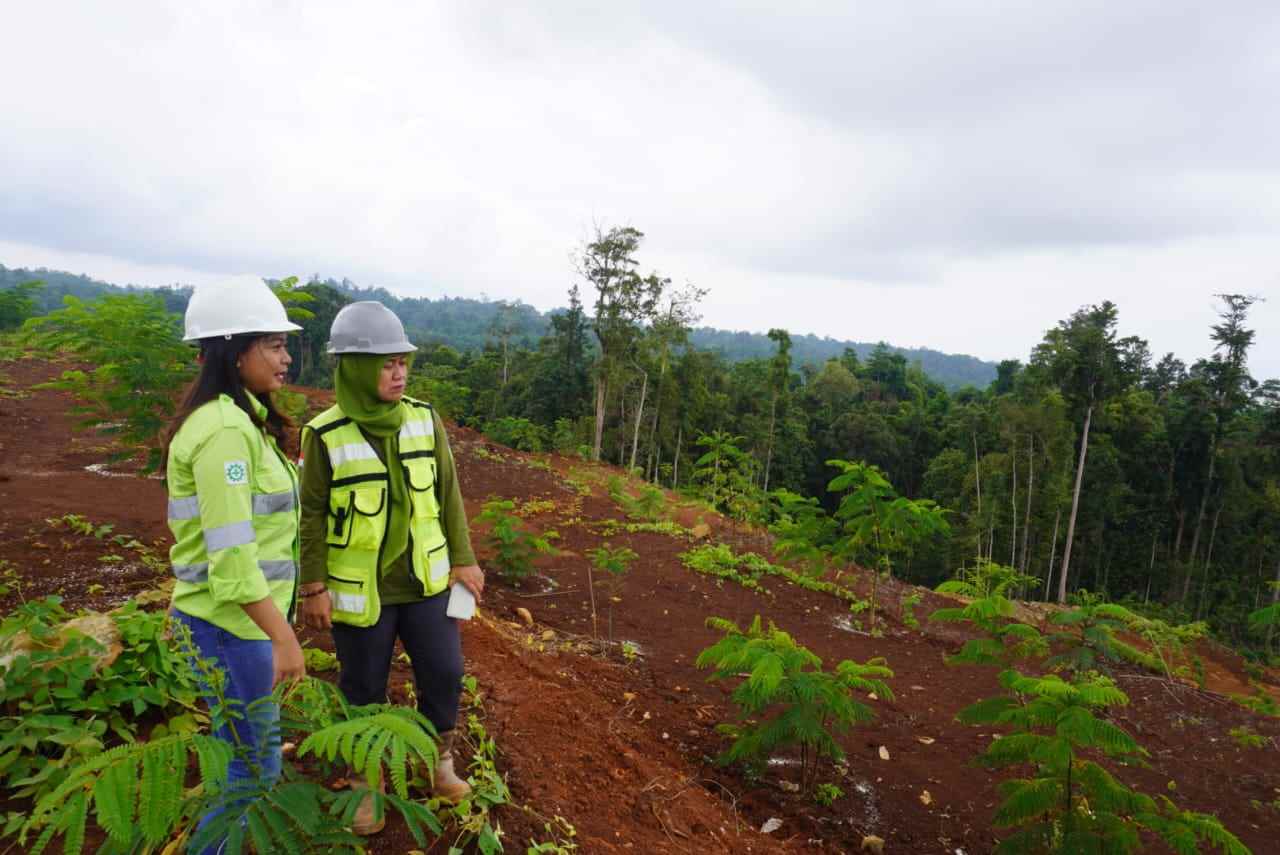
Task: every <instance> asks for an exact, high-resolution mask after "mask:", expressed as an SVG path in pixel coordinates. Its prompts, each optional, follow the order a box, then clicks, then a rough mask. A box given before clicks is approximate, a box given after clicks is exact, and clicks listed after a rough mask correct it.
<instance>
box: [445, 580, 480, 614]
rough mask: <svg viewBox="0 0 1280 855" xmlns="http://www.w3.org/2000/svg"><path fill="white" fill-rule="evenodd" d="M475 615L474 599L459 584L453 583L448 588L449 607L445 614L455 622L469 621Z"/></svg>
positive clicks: (463, 586)
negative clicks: (455, 620)
mask: <svg viewBox="0 0 1280 855" xmlns="http://www.w3.org/2000/svg"><path fill="white" fill-rule="evenodd" d="M475 613H476V597H475V594H473V593H471V591H470V590H468V589H467V586H466V585H464V584H462V583H461V582H454V583H453V586H452V587H451V588H449V606H448V608H446V609H445V614H447V615H448V616H449V617H451V618H456V619H457V620H471V618H472V617H474V616H475Z"/></svg>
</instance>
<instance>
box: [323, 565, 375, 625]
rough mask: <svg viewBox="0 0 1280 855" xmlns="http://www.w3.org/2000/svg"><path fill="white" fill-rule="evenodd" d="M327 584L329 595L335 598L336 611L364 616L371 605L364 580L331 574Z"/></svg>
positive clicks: (334, 606)
mask: <svg viewBox="0 0 1280 855" xmlns="http://www.w3.org/2000/svg"><path fill="white" fill-rule="evenodd" d="M327 586H328V588H329V597H330V599H332V600H333V608H334V611H336V612H341V613H345V614H348V615H352V616H360V617H363V616H364V613H365V611H366V610H367V609H368V606H369V595H368V593H367V592H366V591H365V589H364V582H360V581H357V580H355V579H346V578H343V577H341V576H333V575H330V576H329V581H328V582H327Z"/></svg>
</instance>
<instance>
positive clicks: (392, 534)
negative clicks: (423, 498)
mask: <svg viewBox="0 0 1280 855" xmlns="http://www.w3.org/2000/svg"><path fill="white" fill-rule="evenodd" d="M386 361H387V357H386V356H383V355H380V354H376V353H348V354H344V355H342V356H339V357H338V370H337V372H336V373H335V375H334V383H333V385H334V387H335V389H336V390H337V393H338V407H339V408H341V410H342V413H343V415H345V416H347V417H348V418H350V419H351V420H352V421H353V422H355V423H356V424H358V425H359V426H360V427H361V428H363V429H364V431H365V433H367V434H369V435H370V436H372V437H374V438H375V439H380V440H382V459H383V462H384V463H386V465H387V476H388V480H389V484H388V487H389V489H388V494H389V495H388V508H387V537H386V541H385V543H384V544H383V547H382V563H381V565H380V566H379V571H380V572H381V573H382V574H383V575H385V574H386V572H387V570H388V569H390V568H391V567H392V566H393V565H395V563H396V562H397V561H399V560H400V557H401V556H402V555H404V552H405V550H406V549H407V548H408V546H409V490H408V488H407V487H406V486H405V476H404V466H403V465H402V464H401V463H400V426H401V425H403V424H404V420H405V417H406V416H407V415H408V412H409V409H408V407H406V406H405V405H404V404H403V403H402V402H400V401H384V400H382V399H381V398H379V397H378V378H379V375H380V374H381V373H382V366H383V364H385V363H386Z"/></svg>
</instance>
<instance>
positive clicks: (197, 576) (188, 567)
mask: <svg viewBox="0 0 1280 855" xmlns="http://www.w3.org/2000/svg"><path fill="white" fill-rule="evenodd" d="M173 575H174V576H176V577H177V579H178V581H179V582H189V583H191V584H192V585H203V584H204V583H205V582H208V581H209V562H208V561H204V562H201V563H200V564H175V565H173Z"/></svg>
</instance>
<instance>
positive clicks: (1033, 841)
mask: <svg viewBox="0 0 1280 855" xmlns="http://www.w3.org/2000/svg"><path fill="white" fill-rule="evenodd" d="M1000 684H1001V686H1003V687H1004V688H1005V690H1006V694H1004V695H1000V696H997V697H993V698H987V699H985V700H982V701H979V702H978V703H976V704H973V705H972V706H969V707H967V708H965V709H964V710H962V711H961V712H960V713H959V715H958V716H957V719H958V720H959V721H961V722H963V723H965V724H972V725H984V726H997V727H1008V728H1010V729H1011V731H1012V732H1011V733H1009V734H1008V735H1005V736H1003V737H1002V738H1000V739H997V740H996V741H994V742H993V743H992V744H991V746H990V747H989V748H988V749H987V750H986V752H985V753H984V754H982V755H981V756H980V757H979V758H978V759H979V762H980V763H982V764H983V765H986V766H990V767H992V768H997V769H999V768H1007V767H1010V766H1022V765H1029V766H1031V768H1032V775H1031V777H1028V778H1015V779H1011V780H1007V781H1005V782H1003V783H1002V784H1001V785H1000V796H1001V799H1002V801H1001V803H1000V805H999V807H997V809H996V814H995V818H994V824H995V825H996V826H997V827H999V828H1014V829H1016V830H1015V831H1014V833H1013V834H1012V835H1010V836H1009V837H1007V838H1005V839H1004V840H1003V841H1001V843H1000V845H999V846H998V847H997V848H996V852H998V853H1007V855H1013V853H1018V855H1023V853H1085V852H1106V853H1128V852H1135V851H1138V850H1139V849H1140V848H1141V846H1142V839H1141V834H1142V832H1150V833H1153V834H1155V835H1157V836H1159V837H1160V838H1161V839H1163V840H1164V841H1165V842H1166V843H1167V844H1169V846H1171V847H1172V848H1173V849H1174V851H1176V852H1179V853H1196V852H1199V851H1200V849H1199V846H1200V845H1202V844H1207V845H1208V846H1211V847H1214V848H1216V849H1219V850H1221V851H1223V852H1226V853H1228V855H1248V852H1249V850H1248V848H1247V847H1245V846H1244V844H1243V843H1241V842H1240V841H1239V840H1238V839H1237V838H1236V837H1235V836H1234V835H1233V834H1231V832H1229V831H1227V830H1226V829H1225V828H1224V827H1223V826H1222V823H1221V822H1220V821H1219V820H1218V819H1217V818H1216V817H1213V816H1209V815H1208V814H1201V813H1195V812H1191V811H1183V810H1180V809H1179V808H1178V807H1177V806H1176V805H1174V804H1173V802H1171V801H1170V800H1169V799H1168V798H1165V797H1164V796H1159V797H1157V798H1152V797H1150V796H1147V795H1144V794H1143V793H1139V792H1137V791H1135V790H1132V789H1130V788H1129V787H1127V786H1125V785H1124V784H1123V783H1121V782H1120V781H1119V780H1117V779H1116V778H1115V777H1113V776H1112V775H1111V773H1110V772H1108V771H1107V770H1106V769H1105V768H1103V767H1102V766H1101V765H1100V764H1099V763H1097V762H1095V761H1093V760H1090V759H1088V758H1087V757H1085V756H1083V754H1082V752H1097V753H1098V754H1101V755H1103V756H1106V757H1110V758H1114V759H1117V760H1119V761H1120V762H1141V758H1142V757H1143V756H1144V755H1145V752H1144V751H1143V750H1142V749H1141V748H1140V747H1139V746H1138V744H1137V743H1136V742H1135V741H1134V740H1133V738H1132V737H1131V736H1129V734H1127V733H1125V732H1124V730H1122V729H1121V728H1119V727H1117V726H1116V725H1115V724H1112V723H1111V722H1110V721H1108V720H1106V719H1105V718H1102V717H1100V716H1099V715H1097V714H1096V713H1098V712H1100V711H1104V710H1106V708H1108V707H1112V706H1119V705H1123V704H1127V703H1128V702H1129V699H1128V697H1126V696H1125V694H1124V693H1123V692H1122V691H1120V690H1119V689H1118V688H1116V686H1115V684H1114V683H1113V682H1112V681H1111V680H1109V679H1107V678H1106V677H1101V676H1096V675H1094V676H1087V677H1086V676H1081V677H1078V678H1076V680H1074V681H1073V682H1066V681H1064V680H1063V679H1062V678H1061V677H1059V676H1057V675H1056V674H1049V675H1046V676H1043V677H1030V676H1026V675H1023V674H1021V673H1019V672H1018V671H1016V670H1013V669H1009V670H1006V671H1004V672H1002V673H1001V674H1000Z"/></svg>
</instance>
